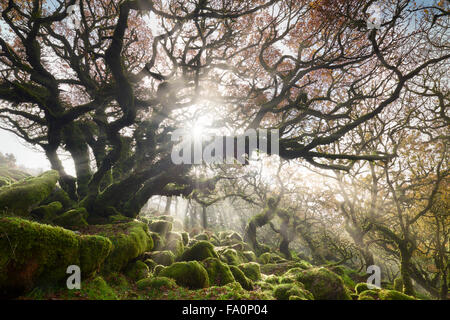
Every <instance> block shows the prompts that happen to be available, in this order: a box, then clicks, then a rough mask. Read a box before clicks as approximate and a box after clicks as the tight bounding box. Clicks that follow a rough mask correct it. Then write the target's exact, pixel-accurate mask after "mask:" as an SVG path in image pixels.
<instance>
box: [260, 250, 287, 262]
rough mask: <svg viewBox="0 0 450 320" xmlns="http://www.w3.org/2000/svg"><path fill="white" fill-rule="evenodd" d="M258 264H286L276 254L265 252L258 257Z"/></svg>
mask: <svg viewBox="0 0 450 320" xmlns="http://www.w3.org/2000/svg"><path fill="white" fill-rule="evenodd" d="M258 262H259V263H261V264H268V263H279V262H286V259H284V258H282V257H280V256H279V255H277V254H276V253H272V252H266V253H263V254H262V255H260V256H259V257H258Z"/></svg>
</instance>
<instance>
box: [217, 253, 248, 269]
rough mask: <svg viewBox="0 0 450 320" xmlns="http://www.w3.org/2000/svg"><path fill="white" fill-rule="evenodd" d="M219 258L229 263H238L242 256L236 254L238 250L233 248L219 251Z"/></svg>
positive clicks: (240, 261)
mask: <svg viewBox="0 0 450 320" xmlns="http://www.w3.org/2000/svg"><path fill="white" fill-rule="evenodd" d="M220 258H221V259H222V261H224V262H226V263H228V264H230V265H235V266H237V265H239V264H241V263H243V261H242V258H241V257H240V256H239V255H238V252H237V251H236V250H234V249H225V250H224V251H222V252H221V253H220Z"/></svg>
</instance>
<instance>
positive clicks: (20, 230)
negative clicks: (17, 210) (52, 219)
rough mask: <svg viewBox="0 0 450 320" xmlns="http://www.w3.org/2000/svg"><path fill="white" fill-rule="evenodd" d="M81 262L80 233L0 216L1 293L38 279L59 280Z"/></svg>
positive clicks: (23, 286) (53, 281)
mask: <svg viewBox="0 0 450 320" xmlns="http://www.w3.org/2000/svg"><path fill="white" fill-rule="evenodd" d="M69 265H80V237H79V236H77V235H76V234H75V233H74V232H72V231H69V230H65V229H62V228H59V227H52V226H49V225H44V224H39V223H36V222H31V221H28V220H24V219H21V218H17V217H3V218H0V288H1V289H0V295H1V294H2V293H3V294H6V293H14V292H15V293H20V292H22V291H24V290H27V289H30V288H31V287H32V286H34V285H35V284H37V283H45V282H46V283H48V284H53V283H59V282H61V281H62V280H64V279H66V278H67V274H66V270H67V267H68V266H69Z"/></svg>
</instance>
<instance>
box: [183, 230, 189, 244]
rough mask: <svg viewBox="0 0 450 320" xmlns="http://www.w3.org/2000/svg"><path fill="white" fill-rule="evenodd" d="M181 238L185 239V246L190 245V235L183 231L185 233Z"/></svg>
mask: <svg viewBox="0 0 450 320" xmlns="http://www.w3.org/2000/svg"><path fill="white" fill-rule="evenodd" d="M181 236H182V237H183V244H184V245H185V246H187V245H188V243H189V233H187V232H185V231H183V232H182V233H181Z"/></svg>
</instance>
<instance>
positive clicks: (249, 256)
mask: <svg viewBox="0 0 450 320" xmlns="http://www.w3.org/2000/svg"><path fill="white" fill-rule="evenodd" d="M242 256H243V257H244V258H245V260H247V262H256V254H255V253H254V252H253V251H244V252H242Z"/></svg>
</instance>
